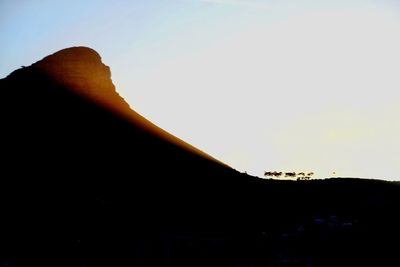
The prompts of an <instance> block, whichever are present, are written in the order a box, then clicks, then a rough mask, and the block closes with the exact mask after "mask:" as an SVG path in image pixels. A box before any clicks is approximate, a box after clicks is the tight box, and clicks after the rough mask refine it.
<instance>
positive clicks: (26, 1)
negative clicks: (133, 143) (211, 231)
mask: <svg viewBox="0 0 400 267" xmlns="http://www.w3.org/2000/svg"><path fill="white" fill-rule="evenodd" d="M396 2H397V1H395V0H392V1H387V0H386V1H385V0H375V1H374V0H363V1H361V0H332V1H328V0H326V1H323V0H280V1H275V0H146V1H143V0H129V1H128V0H123V1H121V0H114V1H108V0H65V1H64V0H58V1H54V0H0V77H5V76H6V75H8V74H9V73H10V72H11V71H13V70H14V69H16V68H19V67H20V66H22V65H30V64H31V63H33V62H35V61H37V60H40V59H41V58H43V57H44V56H46V55H48V54H51V53H54V52H56V51H58V50H60V49H62V48H65V47H70V46H78V45H79V46H81V45H83V46H89V47H92V48H94V49H95V50H97V51H98V52H99V53H100V54H101V55H102V57H103V61H104V62H105V64H107V65H109V66H110V67H111V69H112V75H113V81H114V83H115V85H116V86H117V89H118V91H119V92H120V94H121V95H122V96H123V97H124V98H125V99H126V100H127V101H128V102H129V103H130V105H131V107H132V108H133V109H135V110H136V111H138V112H139V113H141V114H142V115H144V116H145V117H147V118H148V119H150V120H151V121H153V122H154V123H156V124H157V125H159V126H160V127H162V128H164V129H165V130H167V131H169V132H171V133H172V134H174V135H176V136H178V137H180V138H182V139H183V140H185V141H187V142H189V143H191V144H192V145H194V146H196V147H198V148H200V149H201V150H203V151H205V152H207V153H208V154H210V155H212V156H214V157H216V158H217V159H219V160H221V161H223V162H225V163H227V164H228V165H230V166H232V167H233V168H235V169H237V170H239V171H247V172H248V173H251V174H255V175H258V176H262V175H263V171H275V170H276V171H305V172H308V171H314V172H315V173H316V177H331V176H335V175H336V176H341V177H370V178H384V179H389V180H399V179H400V153H399V152H400V138H399V136H400V120H399V117H400V105H399V103H400V92H399V90H400V76H399V70H400V5H399V4H397V3H396ZM133 138H134V137H133ZM333 172H335V173H336V174H335V175H333Z"/></svg>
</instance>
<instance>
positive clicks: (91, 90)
mask: <svg viewBox="0 0 400 267" xmlns="http://www.w3.org/2000/svg"><path fill="white" fill-rule="evenodd" d="M32 67H34V68H38V69H40V70H41V71H43V72H44V73H46V74H47V75H48V76H49V77H50V78H51V79H53V80H54V81H56V82H58V83H60V84H61V85H63V86H65V87H66V88H69V89H72V90H73V91H74V92H76V93H78V94H80V95H81V96H83V97H86V98H88V99H89V100H92V101H95V102H96V103H98V104H100V105H102V106H105V107H106V108H108V109H111V110H113V111H115V112H118V113H120V114H122V115H125V116H129V114H131V113H132V110H131V109H130V107H129V105H128V103H126V102H125V100H124V99H123V98H122V97H121V96H120V95H119V94H118V93H117V92H116V90H115V86H114V84H113V83H112V80H111V71H110V68H109V67H108V66H106V65H104V64H103V62H102V61H101V57H100V55H99V54H98V53H97V52H96V51H95V50H93V49H91V48H87V47H72V48H67V49H63V50H61V51H59V52H57V53H54V54H52V55H50V56H47V57H45V58H44V59H42V60H41V61H39V62H37V63H35V64H33V65H32ZM131 115H132V114H131Z"/></svg>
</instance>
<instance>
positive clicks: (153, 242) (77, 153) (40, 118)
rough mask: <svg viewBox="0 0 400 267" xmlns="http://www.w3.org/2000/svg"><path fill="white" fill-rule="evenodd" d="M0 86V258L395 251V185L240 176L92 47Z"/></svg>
mask: <svg viewBox="0 0 400 267" xmlns="http://www.w3.org/2000/svg"><path fill="white" fill-rule="evenodd" d="M0 93H1V105H0V119H1V120H0V121H1V139H0V142H1V150H0V151H1V152H0V153H1V184H0V214H1V216H2V220H1V222H0V266H36V265H40V266H357V265H366V264H370V263H374V264H376V265H377V266H393V265H390V264H389V262H390V263H393V261H395V260H396V257H395V256H394V255H396V254H395V252H396V246H391V245H390V244H391V242H393V241H396V240H398V238H399V237H400V234H399V230H398V225H399V223H400V221H399V219H398V216H397V215H398V211H397V210H398V207H399V204H400V194H399V190H400V188H399V184H398V183H390V182H385V181H373V180H362V179H329V180H317V181H300V182H294V181H276V180H262V179H258V178H255V177H252V176H248V175H245V174H241V173H239V172H237V171H235V170H234V169H232V168H230V167H228V166H226V165H225V164H223V163H221V162H219V161H218V160H216V159H214V158H212V157H211V156H210V155H207V154H206V153H204V152H202V151H200V150H198V149H197V148H195V147H193V146H191V145H189V144H187V143H185V142H184V141H182V140H180V139H178V138H176V137H174V136H173V135H171V134H169V133H167V132H166V131H164V130H162V129H161V128H159V127H157V126H156V125H154V124H153V123H151V122H150V121H148V120H146V119H145V118H144V117H142V116H141V115H139V114H138V113H136V112H135V111H133V110H132V109H131V108H130V106H129V105H128V104H127V103H126V102H125V101H124V99H123V98H122V97H121V96H120V95H119V94H118V93H117V92H116V90H115V87H114V85H113V83H112V80H111V71H110V69H109V68H108V67H107V66H106V65H104V64H103V63H102V61H101V58H100V56H99V54H98V53H97V52H96V51H94V50H92V49H90V48H86V47H73V48H67V49H64V50H61V51H59V52H56V53H55V54H53V55H50V56H48V57H45V58H44V59H42V60H40V61H38V62H37V63H34V64H32V65H31V66H28V67H24V68H21V69H18V70H16V71H14V72H12V73H11V74H10V75H9V76H7V77H6V78H4V79H1V80H0ZM377 244H379V245H377ZM397 262H398V259H397Z"/></svg>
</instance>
